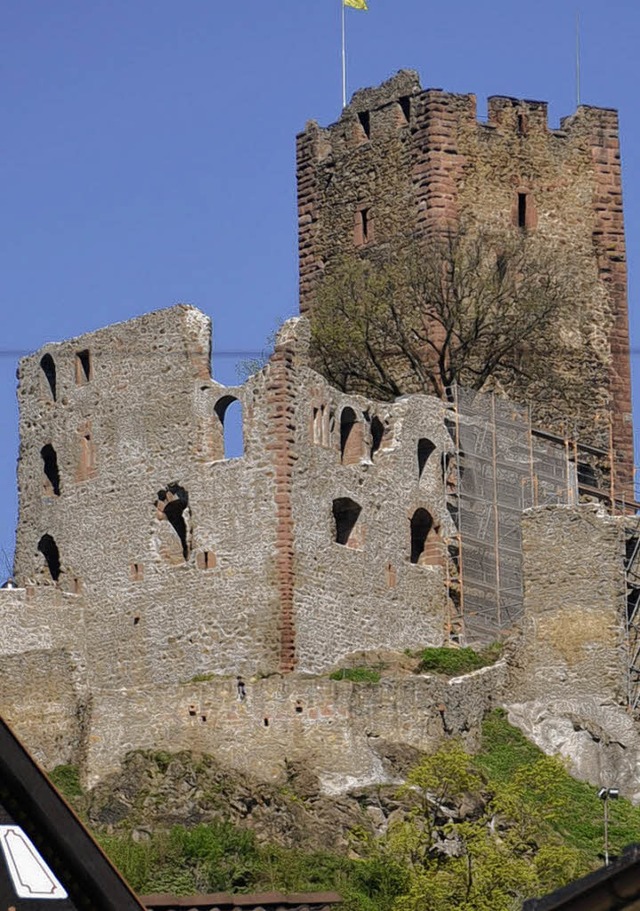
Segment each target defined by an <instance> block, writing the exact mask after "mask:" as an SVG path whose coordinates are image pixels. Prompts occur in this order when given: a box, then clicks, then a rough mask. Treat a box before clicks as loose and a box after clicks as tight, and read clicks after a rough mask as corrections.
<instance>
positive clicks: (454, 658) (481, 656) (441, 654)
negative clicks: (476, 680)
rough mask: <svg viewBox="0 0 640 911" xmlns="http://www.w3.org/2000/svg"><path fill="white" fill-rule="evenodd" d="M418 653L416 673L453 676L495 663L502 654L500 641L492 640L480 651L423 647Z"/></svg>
mask: <svg viewBox="0 0 640 911" xmlns="http://www.w3.org/2000/svg"><path fill="white" fill-rule="evenodd" d="M419 654H420V664H419V665H418V667H417V669H416V671H417V673H418V674H425V673H429V672H430V673H434V674H446V676H448V677H455V676H457V675H458V674H469V673H470V672H471V671H477V670H478V669H479V668H481V667H487V666H488V665H490V664H495V662H496V661H497V660H498V658H500V656H501V655H502V643H501V642H493V643H492V644H491V645H488V646H487V647H486V648H483V649H482V651H480V652H476V651H474V649H472V648H425V649H423V651H422V652H420V653H419Z"/></svg>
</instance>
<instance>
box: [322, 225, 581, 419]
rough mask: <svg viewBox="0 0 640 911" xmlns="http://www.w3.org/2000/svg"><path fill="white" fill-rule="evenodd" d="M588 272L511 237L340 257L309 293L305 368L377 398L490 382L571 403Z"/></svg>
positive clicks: (535, 242) (461, 238) (524, 238)
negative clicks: (312, 298)
mask: <svg viewBox="0 0 640 911" xmlns="http://www.w3.org/2000/svg"><path fill="white" fill-rule="evenodd" d="M585 262H586V263H587V265H586V266H585ZM590 271H592V266H591V265H590V264H589V260H585V261H581V260H580V258H579V257H575V256H573V258H572V259H570V258H569V257H568V256H566V255H565V254H563V252H562V248H557V249H556V248H555V247H553V246H552V245H551V244H550V243H549V242H548V241H544V240H543V239H541V238H539V237H535V236H531V235H524V234H518V235H515V234H514V233H511V234H505V235H488V234H482V233H475V234H473V235H471V234H465V233H460V234H455V235H454V234H452V235H449V236H447V237H443V238H439V239H434V240H432V241H429V242H424V241H420V242H418V241H416V240H413V239H410V240H408V241H405V242H403V243H401V244H397V245H394V246H389V247H388V248H386V249H385V250H383V251H376V255H375V258H370V259H368V258H363V257H361V256H357V255H356V254H354V255H352V256H348V257H344V258H342V259H341V260H339V261H338V262H337V263H335V264H334V266H333V268H332V269H331V271H330V272H328V273H327V275H326V276H325V278H324V280H323V282H322V283H321V284H320V285H319V287H318V291H317V298H316V302H315V304H314V307H313V310H312V317H311V318H312V356H313V360H314V365H315V367H316V368H317V369H319V370H320V371H321V372H322V373H323V374H324V375H325V376H326V377H327V378H328V379H329V380H330V381H331V382H332V383H334V384H335V385H336V386H338V387H339V388H340V389H342V390H344V391H350V392H360V393H363V394H368V395H372V396H376V397H379V398H385V399H392V398H395V397H396V396H398V395H401V394H403V393H407V392H415V391H424V392H428V393H431V394H435V395H438V396H440V397H446V395H447V390H448V389H449V388H450V387H451V386H452V385H453V384H454V383H459V384H461V385H463V386H467V387H469V388H472V389H481V388H483V387H485V386H486V385H487V383H489V382H490V381H491V382H493V383H494V384H497V385H498V386H503V387H504V388H506V389H507V390H509V391H510V392H511V393H512V394H514V391H515V390H517V392H516V394H517V395H518V397H521V398H538V397H540V396H541V397H542V398H545V397H546V398H547V399H548V400H549V401H554V402H555V403H556V404H557V402H558V401H563V400H564V401H566V402H567V403H572V404H575V401H574V400H575V395H576V391H577V384H578V383H579V382H582V381H583V379H584V370H583V369H579V367H580V365H579V363H578V362H579V361H580V359H581V358H583V356H584V349H585V336H584V333H583V331H582V329H581V327H580V319H581V317H580V295H581V293H582V290H584V289H585V288H587V290H589V289H590V288H591V284H590V283H589V281H588V280H587V279H588V276H587V273H589V274H590ZM585 282H586V284H585ZM571 326H573V329H572V328H571ZM568 327H569V328H568ZM574 330H575V331H574ZM592 360H595V361H597V360H598V358H597V357H594V358H592Z"/></svg>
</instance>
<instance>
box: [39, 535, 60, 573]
mask: <svg viewBox="0 0 640 911" xmlns="http://www.w3.org/2000/svg"><path fill="white" fill-rule="evenodd" d="M38 550H39V551H40V553H41V554H42V556H43V557H44V559H45V562H46V564H47V569H48V570H49V575H50V576H51V578H52V579H53V581H54V582H57V581H58V579H59V578H60V573H61V569H60V551H59V550H58V545H57V544H56V542H55V541H54V540H53V538H52V537H51V535H43V536H42V537H41V538H40V540H39V541H38Z"/></svg>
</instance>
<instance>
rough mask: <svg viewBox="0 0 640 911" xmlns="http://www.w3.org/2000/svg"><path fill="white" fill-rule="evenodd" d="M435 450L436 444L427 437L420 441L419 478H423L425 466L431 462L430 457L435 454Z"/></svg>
mask: <svg viewBox="0 0 640 911" xmlns="http://www.w3.org/2000/svg"><path fill="white" fill-rule="evenodd" d="M435 448H436V444H435V443H432V442H431V440H428V439H427V438H426V437H422V439H420V440H418V478H421V477H422V472H423V471H424V466H425V465H426V464H427V462H428V461H429V456H430V455H431V454H432V453H433V450H434V449H435Z"/></svg>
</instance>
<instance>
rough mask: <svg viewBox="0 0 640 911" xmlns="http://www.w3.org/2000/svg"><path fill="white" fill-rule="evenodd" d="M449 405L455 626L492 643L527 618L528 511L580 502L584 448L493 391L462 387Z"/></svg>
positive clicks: (466, 637) (463, 634)
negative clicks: (535, 423)
mask: <svg viewBox="0 0 640 911" xmlns="http://www.w3.org/2000/svg"><path fill="white" fill-rule="evenodd" d="M450 402H451V406H450V410H449V414H448V417H447V426H448V428H449V432H450V434H451V437H452V439H453V442H454V450H453V456H452V459H451V460H450V462H449V464H448V466H447V502H448V509H449V513H450V515H451V516H452V518H453V520H454V523H455V525H456V529H457V537H456V541H455V545H454V546H451V545H450V553H451V554H452V556H453V558H454V561H455V562H456V564H457V573H456V576H457V578H456V587H455V595H456V598H455V602H456V608H457V613H458V616H457V617H456V618H455V623H454V624H452V626H454V625H455V626H456V628H457V629H458V631H459V634H458V635H457V636H456V638H458V639H460V640H461V641H473V642H489V641H492V640H494V639H496V638H497V637H499V636H500V635H501V634H502V633H505V632H507V631H508V630H509V629H511V628H512V627H513V625H514V624H515V623H516V622H517V621H518V620H519V619H520V617H521V616H522V612H523V590H522V535H521V526H520V521H521V515H522V511H523V510H525V509H528V508H530V507H532V506H542V505H546V504H565V505H570V504H573V503H576V502H577V501H578V492H579V478H578V474H579V470H578V466H579V462H578V452H577V450H578V447H577V445H576V444H575V443H573V442H571V441H569V440H568V439H566V438H563V437H558V436H556V435H554V434H550V433H546V432H543V431H537V430H534V429H533V428H532V425H531V415H530V412H529V409H528V408H526V407H525V406H521V405H516V404H514V403H513V402H510V401H508V400H506V399H500V398H497V397H496V396H495V395H493V394H491V393H480V392H474V391H472V390H469V389H463V388H461V387H459V386H456V387H453V388H452V389H451V390H450ZM593 452H597V453H600V451H599V450H593ZM452 575H453V574H452ZM639 581H640V579H639ZM639 619H640V617H639Z"/></svg>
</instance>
